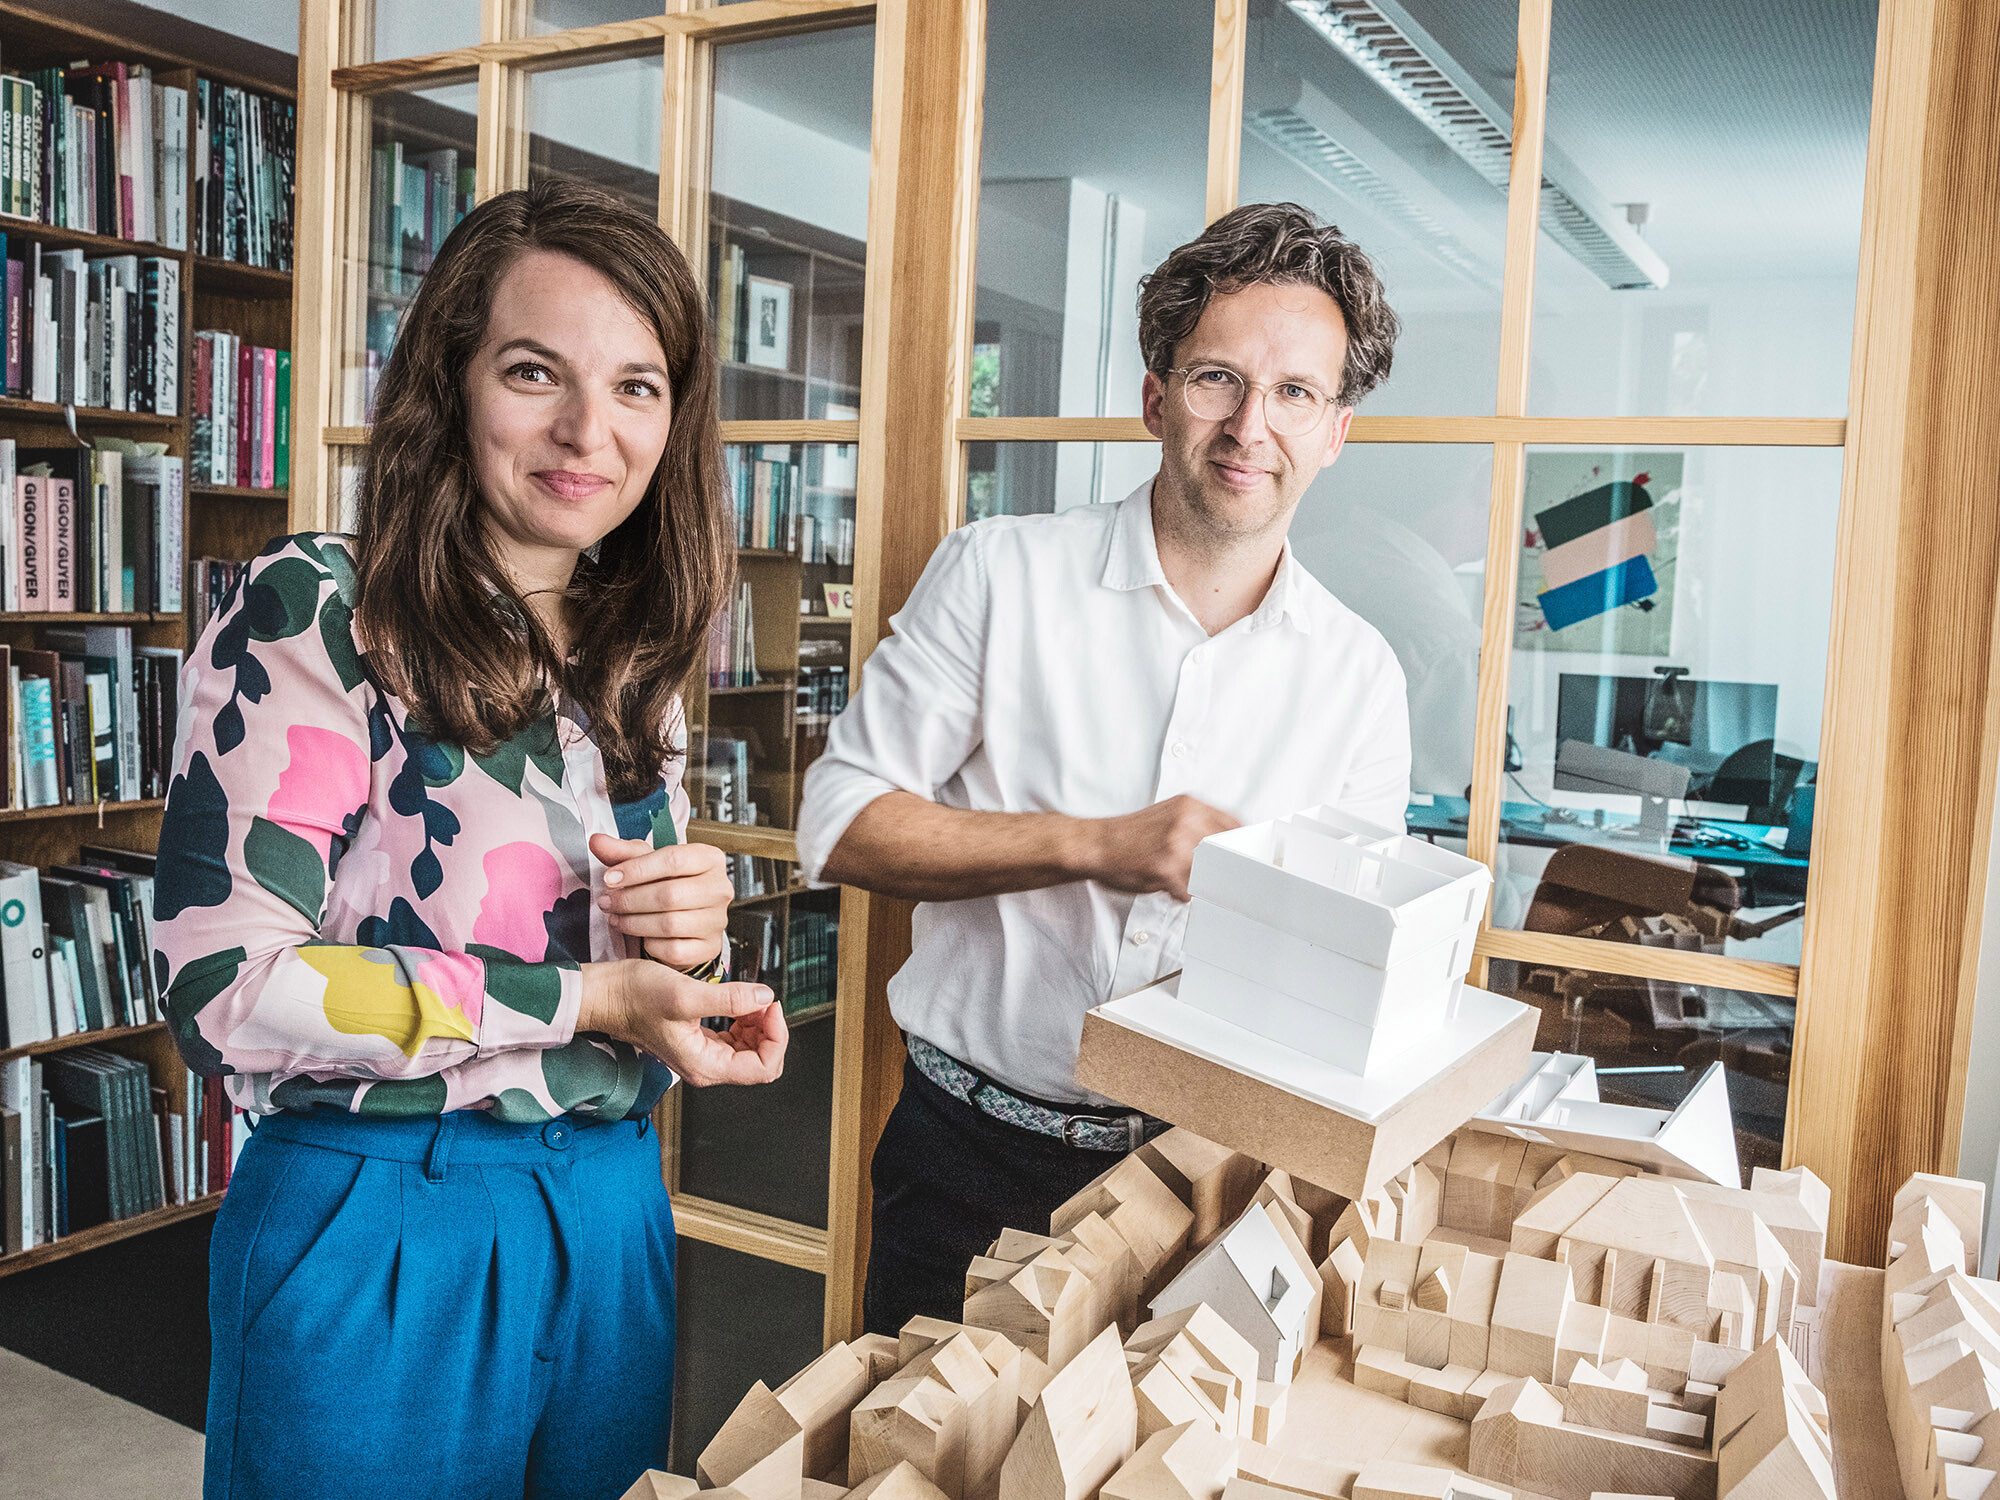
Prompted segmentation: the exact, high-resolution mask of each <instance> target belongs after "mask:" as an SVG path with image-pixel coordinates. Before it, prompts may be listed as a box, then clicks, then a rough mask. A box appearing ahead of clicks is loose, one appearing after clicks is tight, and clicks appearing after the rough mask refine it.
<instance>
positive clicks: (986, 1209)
mask: <svg viewBox="0 0 2000 1500" xmlns="http://www.w3.org/2000/svg"><path fill="white" fill-rule="evenodd" d="M1119 1154H1120V1153H1117V1152H1112V1151H1086V1150H1084V1149H1083V1148H1082V1147H1080V1146H1070V1145H1065V1144H1064V1143H1063V1142H1062V1141H1059V1140H1057V1139H1056V1138H1055V1137H1054V1136H1049V1135H1038V1134H1036V1133H1035V1132H1034V1131H1032V1130H1023V1129H1021V1127H1020V1126H1018V1125H1007V1124H1003V1123H1002V1122H1001V1121H999V1120H996V1119H994V1118H993V1117H992V1116H990V1115H985V1114H981V1113H980V1112H979V1111H978V1110H976V1109H974V1108H973V1107H972V1106H971V1105H969V1104H967V1103H965V1102H964V1101H963V1100H961V1099H956V1098H954V1097H952V1096H951V1095H950V1094H947V1093H946V1092H945V1091H944V1090H943V1089H941V1088H939V1087H938V1086H937V1085H936V1084H934V1083H932V1082H931V1081H930V1080H929V1079H928V1078H926V1077H924V1075H923V1074H921V1073H919V1072H918V1071H917V1069H916V1065H915V1064H913V1063H910V1062H907V1061H906V1062H905V1063H904V1064H903V1092H902V1095H901V1097H899V1098H898V1099H897V1100H896V1107H895V1109H894V1110H893V1111H891V1112H890V1115H889V1123H888V1125H887V1126H885V1127H884V1128H883V1131H882V1140H881V1143H880V1144H879V1145H877V1146H876V1148H875V1162H874V1166H873V1167H872V1168H871V1169H870V1172H869V1179H870V1181H871V1182H872V1183H873V1184H874V1187H875V1213H874V1218H873V1221H872V1222H873V1231H872V1234H871V1237H870V1242H869V1250H868V1289H867V1291H866V1292H865V1293H864V1294H863V1296H862V1316H863V1318H864V1320H865V1321H866V1323H867V1327H868V1332H870V1333H886V1334H890V1335H892V1336H893V1335H894V1334H896V1333H899V1332H901V1330H902V1327H903V1325H904V1324H905V1323H907V1322H909V1321H910V1319H911V1318H914V1317H917V1316H918V1315H919V1314H927V1315H929V1316H931V1317H934V1318H947V1319H950V1320H951V1321H953V1322H956V1321H958V1317H959V1314H960V1313H961V1312H963V1311H964V1308H965V1270H966V1267H967V1266H968V1265H970V1264H971V1263H972V1258H973V1257H974V1256H976V1255H984V1254H985V1253H986V1248H987V1246H989V1245H991V1244H992V1243H993V1241H994V1240H995V1239H997V1238H998V1237H999V1234H1000V1231H1001V1230H1002V1229H1006V1228H1009V1227H1012V1228H1015V1229H1026V1230H1031V1231H1033V1232H1034V1233H1036V1234H1047V1233H1048V1232H1049V1215H1050V1214H1052V1213H1054V1212H1055V1211H1056V1210H1057V1209H1058V1208H1060V1207H1062V1205H1063V1204H1065V1203H1067V1202H1068V1201H1069V1200H1070V1199H1071V1198H1074V1197H1075V1196H1076V1195H1077V1193H1079V1192H1080V1191H1082V1189H1083V1188H1084V1187H1085V1186H1087V1185H1088V1184H1089V1183H1090V1182H1091V1181H1092V1180H1093V1179H1095V1178H1096V1177H1098V1176H1099V1175H1100V1174H1102V1173H1104V1172H1107V1171H1109V1170H1110V1169H1111V1168H1112V1167H1113V1166H1115V1165H1117V1163H1118V1159H1119Z"/></svg>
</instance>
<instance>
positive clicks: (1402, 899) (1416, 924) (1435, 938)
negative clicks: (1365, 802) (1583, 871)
mask: <svg viewBox="0 0 2000 1500" xmlns="http://www.w3.org/2000/svg"><path fill="white" fill-rule="evenodd" d="M1492 884H1493V877H1492V875H1491V873H1490V872H1489V871H1488V870H1487V868H1486V866H1484V865H1482V864H1480V863H1479V862H1478V861H1476V860H1470V859H1465V858H1463V857H1461V856H1459V855H1456V854H1452V853H1450V852H1448V851H1446V850H1443V849H1439V848H1436V847H1434V846H1433V845H1431V844H1428V843H1426V842H1425V841H1423V840H1422V839H1414V838H1410V837H1408V836H1407V835H1405V834H1400V833H1394V832H1392V831H1390V830H1389V829H1386V828H1378V827H1376V826H1375V825H1373V824H1369V823H1363V822H1360V821H1358V820H1356V819H1352V818H1348V817H1345V816H1343V815H1341V814H1339V813H1336V812H1334V811H1333V810H1332V809H1331V808H1318V809H1315V810H1313V811H1311V812H1302V813H1294V814H1293V815H1292V816H1290V817H1287V818H1280V819H1278V820H1276V821H1275V822H1270V823H1253V824H1251V825H1250V826H1249V827H1247V828H1238V829H1234V830H1232V831H1231V832H1228V833H1223V834H1217V835H1215V836H1213V837H1211V838H1207V839H1204V840H1202V842H1201V844H1200V845H1199V846H1198V847H1197V848H1196V849H1195V854H1194V870H1193V873H1192V875H1191V876H1190V878H1189V881H1188V891H1189V894H1190V895H1191V897H1192V901H1191V902H1190V905H1189V908H1188V925H1187V938H1186V941H1185V943H1184V944H1183V946H1182V959H1183V968H1182V971H1181V983H1180V1000H1181V1003H1182V1004H1184V1005H1191V1006H1193V1007H1194V1008H1195V1009H1197V1010H1204V1011H1207V1012H1208V1013H1209V1014H1211V1015H1215V1016H1220V1017H1221V1018H1222V1019H1223V1020H1225V1021H1229V1022H1231V1023H1233V1024H1234V1025H1237V1026H1241V1027H1243V1028H1244V1029H1245V1030H1246V1031H1254V1032H1256V1033H1257V1034H1258V1035H1259V1036H1262V1037H1267V1038H1269V1039H1270V1040H1272V1041H1275V1042H1280V1043H1283V1044H1284V1045H1285V1046H1287V1047H1292V1048H1295V1049H1297V1050H1298V1051H1300V1052H1303V1053H1305V1054H1306V1055H1307V1056H1309V1057H1315V1058H1318V1059H1320V1060H1321V1061H1323V1062H1328V1063H1332V1064H1333V1065H1334V1066H1335V1067H1339V1068H1345V1069H1346V1070H1347V1071H1348V1072H1350V1073H1367V1072H1369V1071H1371V1070H1372V1069H1374V1068H1377V1067H1379V1066H1380V1065H1381V1064H1383V1063H1385V1062H1386V1061H1388V1059H1390V1058H1391V1057H1393V1056H1395V1055H1396V1054H1397V1053H1399V1052H1405V1051H1408V1050H1409V1049H1410V1048H1411V1047H1413V1046H1416V1045H1417V1044H1419V1043H1422V1042H1425V1041H1427V1040H1429V1039H1430V1038H1432V1037H1434V1036H1435V1035H1436V1034H1437V1033H1438V1031H1439V1030H1440V1029H1441V1028H1442V1027H1443V1026H1444V1024H1445V1021H1446V1019H1447V1016H1448V1015H1449V1012H1450V1010H1451V1006H1452V1002H1453V1001H1454V1000H1455V999H1456V997H1457V993H1458V989H1459V982H1460V981H1461V980H1462V979H1463V978H1464V976H1465V972H1466V970H1467V969H1468V968H1469V967H1470V966H1471V963H1472V943H1473V939H1474V937H1475V936H1476V935H1477V933H1478V931H1479V916H1480V913H1481V912H1482V911H1484V910H1485V907H1486V894H1487V891H1488V890H1489V889H1490V888H1491V887H1492Z"/></svg>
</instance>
